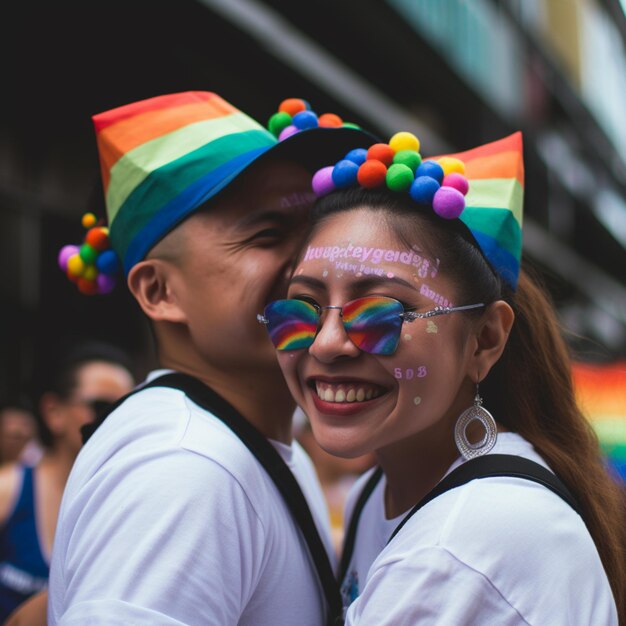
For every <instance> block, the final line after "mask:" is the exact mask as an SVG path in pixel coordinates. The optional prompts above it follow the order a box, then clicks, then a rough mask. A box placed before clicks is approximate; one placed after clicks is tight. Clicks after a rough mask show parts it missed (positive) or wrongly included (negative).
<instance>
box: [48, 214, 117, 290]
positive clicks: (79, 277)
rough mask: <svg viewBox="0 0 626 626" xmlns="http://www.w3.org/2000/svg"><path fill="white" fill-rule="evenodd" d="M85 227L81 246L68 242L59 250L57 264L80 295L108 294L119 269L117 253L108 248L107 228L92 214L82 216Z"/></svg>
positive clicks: (109, 246)
mask: <svg viewBox="0 0 626 626" xmlns="http://www.w3.org/2000/svg"><path fill="white" fill-rule="evenodd" d="M82 224H83V227H84V228H86V229H87V233H86V234H85V238H84V240H83V243H82V244H81V245H79V246H78V245H73V244H68V245H66V246H63V247H62V248H61V250H60V251H59V255H58V259H57V261H58V264H59V267H60V268H61V270H62V271H63V272H65V275H66V276H67V277H68V278H69V279H70V280H71V281H72V282H73V283H76V286H77V287H78V291H80V292H81V293H82V294H84V295H88V296H92V295H96V294H107V293H110V292H111V291H112V290H113V288H114V287H115V284H116V283H117V277H116V274H117V273H118V272H119V271H120V265H119V262H118V259H117V255H116V254H115V252H114V251H113V250H111V242H110V240H109V229H108V228H106V227H105V226H102V225H101V224H99V223H98V222H97V219H96V216H95V215H94V214H93V213H85V215H83V217H82Z"/></svg>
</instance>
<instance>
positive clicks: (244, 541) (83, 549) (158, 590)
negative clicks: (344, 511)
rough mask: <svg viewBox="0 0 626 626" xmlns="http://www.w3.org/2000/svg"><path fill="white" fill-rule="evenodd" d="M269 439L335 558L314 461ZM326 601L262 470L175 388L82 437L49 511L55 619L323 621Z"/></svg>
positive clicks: (144, 395)
mask: <svg viewBox="0 0 626 626" xmlns="http://www.w3.org/2000/svg"><path fill="white" fill-rule="evenodd" d="M162 373H164V372H163V371H158V372H153V373H152V374H151V375H150V376H149V380H150V379H152V378H153V377H154V376H156V375H158V374H162ZM273 443H274V445H275V447H276V449H277V450H278V452H279V453H280V454H281V456H282V457H283V459H284V460H285V461H286V462H287V464H288V465H289V467H290V468H291V470H292V471H293V473H294V474H295V476H296V478H297V480H298V482H299V483H300V486H301V488H302V491H303V492H304V494H305V497H306V498H307V501H308V502H309V505H310V509H311V512H312V514H313V517H314V519H315V521H316V523H317V525H318V529H319V531H320V536H321V537H322V540H323V542H324V545H325V546H326V549H327V552H328V554H329V557H330V558H331V564H333V565H334V554H333V549H332V543H331V539H330V525H329V520H328V510H327V507H326V503H325V501H324V496H323V493H322V491H321V488H320V486H319V483H318V481H317V477H316V474H315V469H314V467H313V465H312V463H311V461H310V459H309V458H308V457H307V456H306V453H305V452H304V450H303V449H302V448H301V447H300V446H299V445H298V444H297V443H294V444H293V445H291V446H288V445H285V444H279V443H276V442H273ZM325 611H326V607H325V601H324V596H323V593H322V590H321V586H320V584H319V582H318V580H317V574H316V570H315V566H314V564H313V562H312V560H311V559H310V556H309V553H308V548H307V546H306V542H305V539H304V537H303V536H302V533H301V532H300V530H299V528H298V526H297V524H296V522H295V521H294V520H293V519H292V516H291V514H290V512H289V510H288V508H287V506H286V504H285V503H284V501H283V499H282V497H281V495H280V493H279V491H278V489H277V488H276V486H275V485H274V483H273V482H272V480H271V478H270V477H269V476H268V475H267V473H266V471H265V470H264V468H263V467H262V466H261V464H260V463H259V462H258V461H257V460H256V459H255V457H254V456H253V455H252V454H251V452H250V451H249V450H248V449H247V448H246V447H245V445H244V444H243V443H242V442H241V441H240V440H239V438H238V437H237V436H236V435H235V434H234V433H233V432H232V431H231V430H230V429H229V428H228V427H227V426H226V425H225V424H224V423H223V422H221V421H220V420H219V419H217V418H216V417H215V416H214V415H212V414H210V413H208V412H207V411H205V410H204V409H202V408H201V407H199V406H198V405H196V404H194V403H193V402H192V401H191V400H190V399H189V398H187V397H186V396H185V394H184V393H183V392H181V391H178V390H176V389H168V388H156V387H155V388H150V389H146V390H144V391H142V392H140V393H138V394H136V395H134V396H132V397H131V398H129V399H128V400H127V401H125V402H124V403H123V404H122V405H121V406H120V407H119V408H118V409H116V410H115V411H114V412H113V413H111V414H110V415H109V416H108V417H107V419H106V420H105V421H104V423H103V424H102V425H101V426H100V427H99V428H98V430H97V431H96V432H95V434H94V435H93V436H92V437H91V438H90V439H89V441H88V442H87V443H86V444H85V446H84V447H83V449H82V450H81V452H80V454H79V455H78V458H77V459H76V462H75V464H74V466H73V468H72V472H71V474H70V478H69V480H68V483H67V486H66V489H65V493H64V496H63V502H62V505H61V510H60V513H59V522H58V527H57V531H56V537H55V542H54V549H53V556H52V564H51V571H50V585H49V605H48V623H49V624H50V625H51V626H54V625H55V624H62V625H64V626H69V625H72V626H74V625H76V626H78V625H80V626H84V625H85V624H89V625H95V626H97V625H100V624H107V625H110V624H124V625H125V626H126V625H130V624H132V625H144V624H145V625H150V626H160V625H163V626H165V625H170V624H171V625H174V624H176V625H180V624H185V625H198V626H200V625H202V626H206V625H207V624H210V625H234V624H240V625H242V626H243V625H252V624H254V625H255V626H263V625H268V626H269V625H272V626H276V625H284V626H293V625H294V624H303V625H310V626H319V625H320V624H322V623H323V622H324V615H325Z"/></svg>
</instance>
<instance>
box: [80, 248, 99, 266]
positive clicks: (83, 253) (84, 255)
mask: <svg viewBox="0 0 626 626" xmlns="http://www.w3.org/2000/svg"><path fill="white" fill-rule="evenodd" d="M79 254H80V258H81V259H82V260H83V262H84V263H85V264H86V265H93V264H94V263H95V262H96V258H97V256H98V251H97V250H95V249H94V248H92V247H91V246H90V245H89V244H88V243H84V244H83V245H82V246H81V247H80V252H79Z"/></svg>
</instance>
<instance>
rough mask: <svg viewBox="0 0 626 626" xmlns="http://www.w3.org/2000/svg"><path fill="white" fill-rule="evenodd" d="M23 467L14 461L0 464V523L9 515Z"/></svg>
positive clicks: (17, 492) (20, 480)
mask: <svg viewBox="0 0 626 626" xmlns="http://www.w3.org/2000/svg"><path fill="white" fill-rule="evenodd" d="M23 473H24V469H23V468H22V467H21V466H19V465H17V464H15V463H5V464H4V465H1V466H0V524H4V522H6V520H7V519H8V518H9V516H10V515H11V512H12V510H13V507H14V506H15V503H16V501H17V498H18V496H19V490H20V486H21V482H22V475H23Z"/></svg>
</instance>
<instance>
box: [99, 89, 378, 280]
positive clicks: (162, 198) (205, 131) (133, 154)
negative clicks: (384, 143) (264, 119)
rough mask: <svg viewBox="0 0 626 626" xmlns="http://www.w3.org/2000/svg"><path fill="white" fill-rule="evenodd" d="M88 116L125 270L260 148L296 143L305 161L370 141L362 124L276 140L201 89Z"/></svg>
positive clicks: (113, 232) (113, 238)
mask: <svg viewBox="0 0 626 626" xmlns="http://www.w3.org/2000/svg"><path fill="white" fill-rule="evenodd" d="M92 120H93V123H94V127H95V131H96V138H97V145H98V151H99V155H100V165H101V170H102V182H103V186H104V193H105V200H106V208H107V217H108V222H109V228H110V237H111V243H112V247H113V249H114V250H115V251H116V253H117V254H118V256H119V257H120V260H121V261H122V264H123V267H124V271H125V272H126V273H128V271H129V270H130V268H131V267H132V266H133V265H135V264H136V263H137V262H139V261H140V260H141V259H143V258H144V257H145V255H146V254H147V253H148V251H149V250H150V249H151V248H152V247H153V246H154V245H155V244H156V243H157V242H158V241H159V240H160V239H161V238H162V237H163V236H164V235H166V234H167V233H168V232H169V231H170V230H172V228H174V227H175V226H176V225H177V224H179V223H180V222H181V221H182V220H183V219H184V218H185V217H187V216H188V215H189V214H190V213H192V212H193V211H194V210H195V209H197V208H198V207H199V206H200V205H202V204H203V203H204V202H205V201H206V200H208V199H209V198H211V197H213V196H214V195H215V194H217V193H218V192H219V191H220V190H222V189H223V188H225V187H226V186H227V185H228V184H229V183H230V182H232V181H233V180H234V179H235V178H236V177H237V176H238V175H239V174H240V173H241V172H242V171H244V170H245V169H246V168H247V167H248V166H249V165H250V164H251V163H252V162H253V161H255V160H256V159H257V158H258V157H259V156H261V155H262V154H265V153H267V152H268V151H270V150H272V152H273V153H274V150H275V149H278V148H280V151H281V154H282V153H285V154H287V148H285V147H284V146H283V144H290V145H291V147H293V146H294V145H295V146H296V147H298V146H301V150H300V157H299V158H298V157H297V156H293V154H296V153H295V152H294V153H293V154H292V153H289V154H290V155H292V158H294V159H295V160H296V161H301V162H302V163H303V165H306V166H307V167H309V163H310V161H311V154H310V153H311V152H315V151H316V150H317V151H319V152H321V153H323V159H322V161H321V162H324V159H333V158H339V156H340V155H341V154H343V151H345V149H346V146H349V145H351V144H352V143H354V142H355V140H359V139H360V140H364V139H365V140H366V141H368V142H371V141H372V135H370V134H369V133H367V132H365V131H361V130H360V129H355V128H350V129H348V128H335V129H332V128H324V129H321V128H320V129H312V130H307V131H306V132H303V133H298V134H297V135H294V136H293V137H291V138H290V139H289V140H285V141H283V142H281V144H279V143H278V141H277V139H276V137H274V135H272V133H270V132H269V131H268V130H266V129H265V128H264V127H263V126H261V125H260V124H259V123H257V122H256V121H255V120H253V119H252V118H251V117H249V116H248V115H246V114H244V113H242V112H241V111H239V110H238V109H236V108H235V107H234V106H232V105H231V104H229V103H228V102H226V101H225V100H224V99H223V98H221V97H220V96H219V95H217V94H215V93H211V92H205V91H188V92H182V93H175V94H168V95H163V96H157V97H154V98H149V99H147V100H142V101H139V102H134V103H132V104H128V105H125V106H121V107H117V108H115V109H111V110H109V111H105V112H104V113H100V114H97V115H94V116H93V117H92ZM311 134H312V135H317V136H318V139H316V140H315V141H317V142H318V143H312V142H311V141H310V137H307V135H311ZM303 136H304V139H303ZM329 137H332V138H330V139H329Z"/></svg>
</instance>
